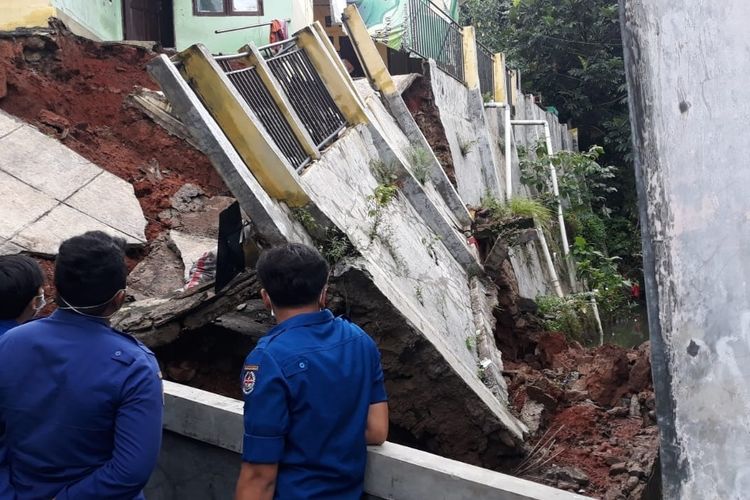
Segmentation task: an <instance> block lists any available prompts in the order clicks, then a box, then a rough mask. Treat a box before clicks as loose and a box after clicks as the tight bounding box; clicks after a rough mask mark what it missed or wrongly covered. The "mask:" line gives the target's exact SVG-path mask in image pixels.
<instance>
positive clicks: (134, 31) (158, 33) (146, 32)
mask: <svg viewBox="0 0 750 500" xmlns="http://www.w3.org/2000/svg"><path fill="white" fill-rule="evenodd" d="M122 1H123V10H124V11H125V39H126V40H144V41H149V42H161V41H162V7H163V4H162V0H122Z"/></svg>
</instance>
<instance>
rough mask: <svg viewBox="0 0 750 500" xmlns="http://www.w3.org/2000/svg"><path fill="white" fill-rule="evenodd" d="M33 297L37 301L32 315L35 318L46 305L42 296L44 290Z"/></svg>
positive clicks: (45, 300)
mask: <svg viewBox="0 0 750 500" xmlns="http://www.w3.org/2000/svg"><path fill="white" fill-rule="evenodd" d="M34 299H35V300H36V301H37V304H36V307H34V317H35V318H36V317H37V316H39V314H40V313H41V312H42V310H43V309H44V308H45V307H47V299H46V298H45V297H44V292H42V293H40V294H39V295H37V296H36V297H34Z"/></svg>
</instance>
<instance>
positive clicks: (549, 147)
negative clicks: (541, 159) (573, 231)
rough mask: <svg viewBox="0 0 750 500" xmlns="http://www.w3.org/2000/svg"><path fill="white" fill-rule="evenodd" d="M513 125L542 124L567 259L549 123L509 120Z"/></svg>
mask: <svg viewBox="0 0 750 500" xmlns="http://www.w3.org/2000/svg"><path fill="white" fill-rule="evenodd" d="M511 124H513V125H541V126H544V140H545V144H546V146H547V156H548V157H549V158H550V162H549V170H550V177H551V178H552V194H554V195H555V198H556V199H557V220H558V222H559V225H560V238H561V239H562V246H563V253H564V255H565V258H566V259H567V258H568V256H569V255H570V245H569V244H568V232H567V231H566V229H565V218H564V216H563V208H562V199H560V187H559V185H558V183H557V169H556V168H555V165H554V164H553V163H552V155H553V154H554V153H553V151H552V134H551V133H550V130H549V123H547V121H546V120H511Z"/></svg>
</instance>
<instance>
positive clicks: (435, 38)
mask: <svg viewBox="0 0 750 500" xmlns="http://www.w3.org/2000/svg"><path fill="white" fill-rule="evenodd" d="M404 49H406V50H408V51H409V52H412V53H414V54H416V55H418V56H419V57H422V58H423V59H434V60H435V62H436V63H437V66H438V67H439V68H440V69H442V70H443V71H445V72H446V73H448V74H449V75H451V76H452V77H453V78H455V79H456V80H458V81H460V82H463V81H464V42H463V34H462V32H461V27H460V26H459V25H458V24H457V23H456V22H455V21H454V20H453V19H451V16H450V15H448V14H447V13H446V12H445V11H443V10H442V9H440V8H439V7H438V6H437V5H435V4H434V3H432V2H431V1H429V0H409V12H408V22H407V27H406V36H405V37H404Z"/></svg>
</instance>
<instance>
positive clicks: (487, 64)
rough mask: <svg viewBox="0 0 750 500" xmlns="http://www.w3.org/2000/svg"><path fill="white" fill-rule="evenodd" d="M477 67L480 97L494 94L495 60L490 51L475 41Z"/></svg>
mask: <svg viewBox="0 0 750 500" xmlns="http://www.w3.org/2000/svg"><path fill="white" fill-rule="evenodd" d="M477 65H478V67H479V88H480V90H481V92H482V95H487V94H490V95H493V94H494V92H495V58H494V56H493V55H492V51H491V50H490V49H488V48H487V47H486V46H485V45H483V44H482V43H480V42H478V41H477Z"/></svg>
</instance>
